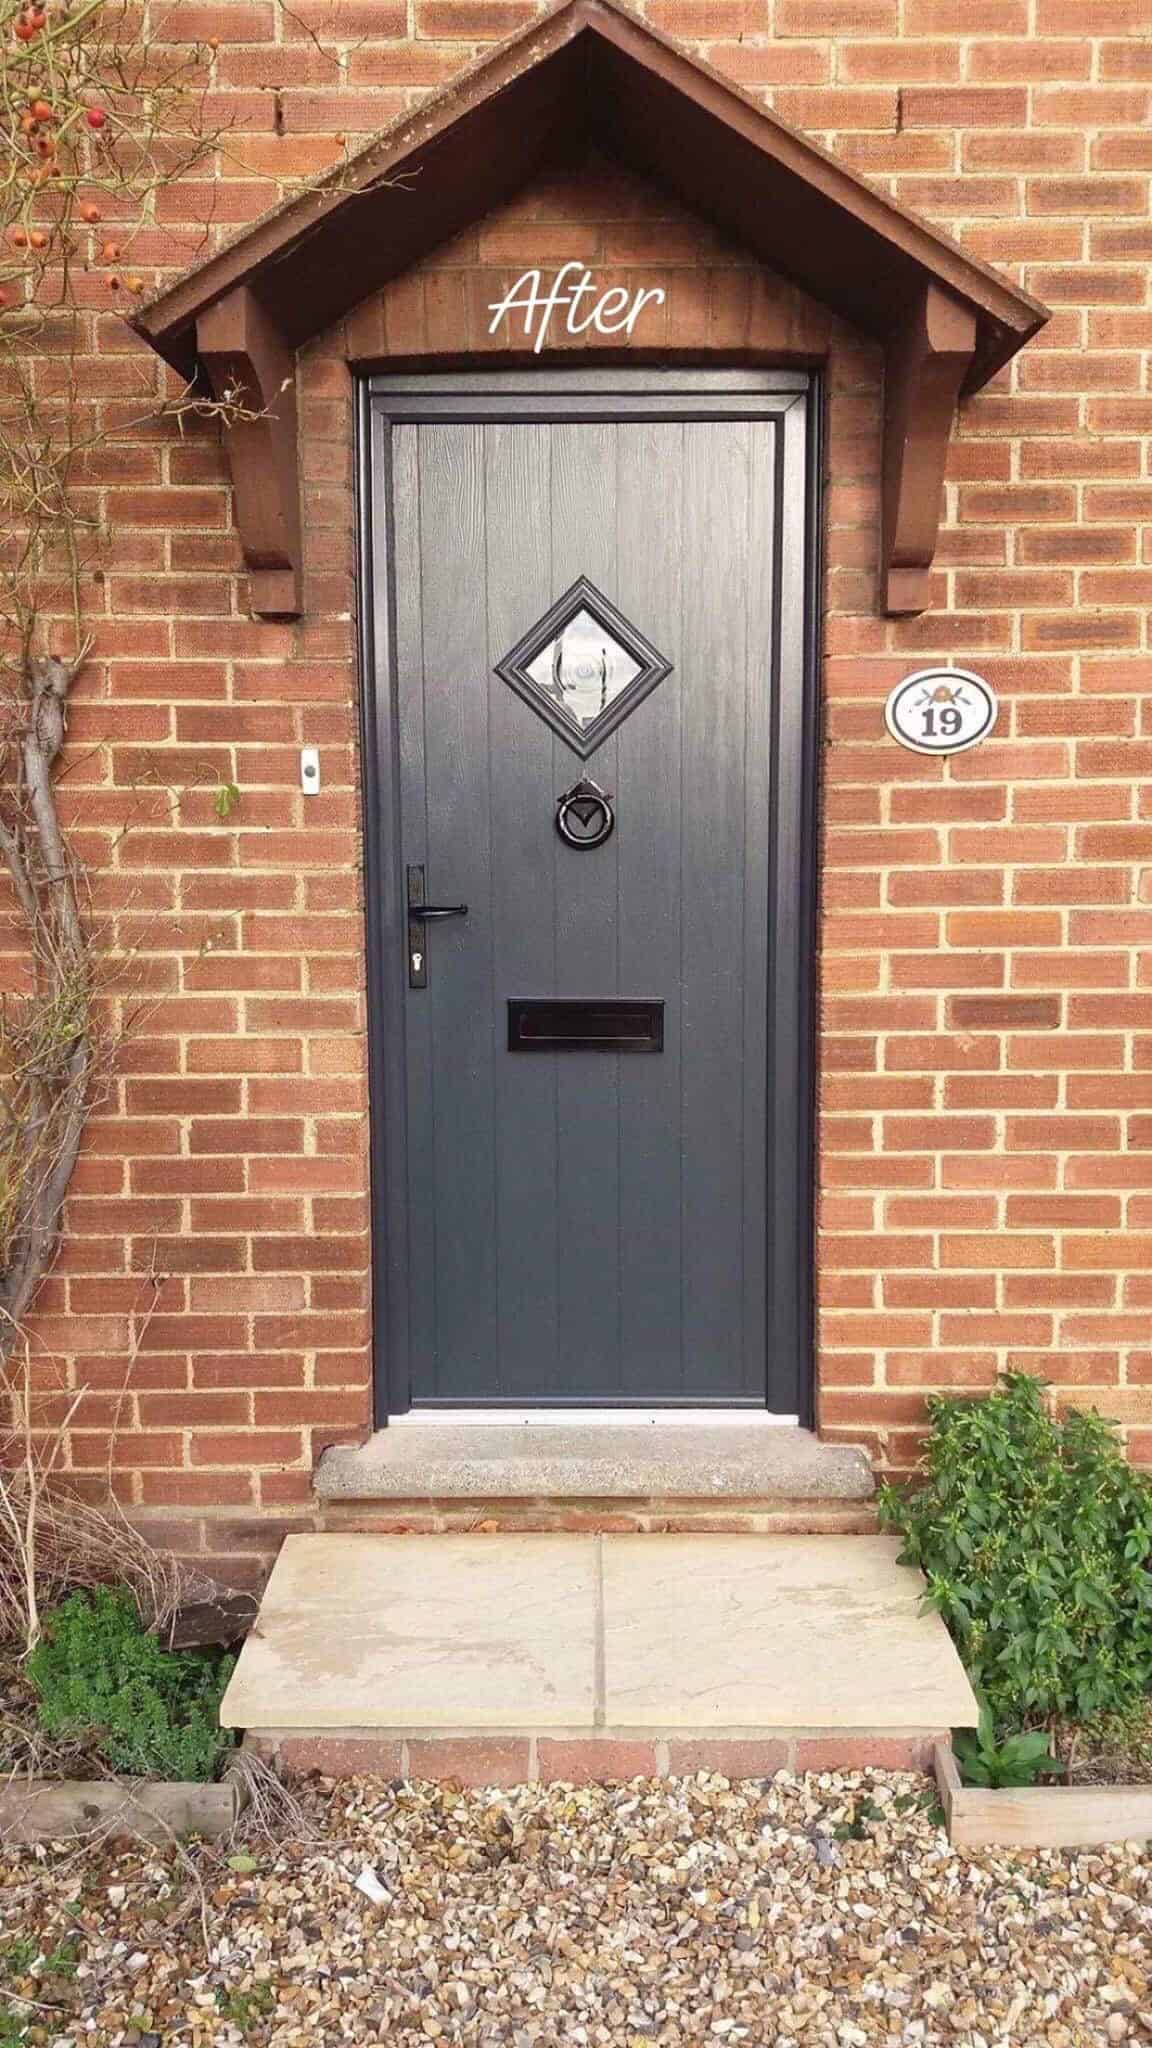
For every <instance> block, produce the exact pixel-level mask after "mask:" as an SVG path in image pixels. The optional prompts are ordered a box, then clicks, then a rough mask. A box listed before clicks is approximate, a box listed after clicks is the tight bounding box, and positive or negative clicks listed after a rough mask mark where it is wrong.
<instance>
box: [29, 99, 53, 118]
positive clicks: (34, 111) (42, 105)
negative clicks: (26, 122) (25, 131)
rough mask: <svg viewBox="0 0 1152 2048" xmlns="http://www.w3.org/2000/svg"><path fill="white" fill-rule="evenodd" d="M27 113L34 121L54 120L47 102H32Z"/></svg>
mask: <svg viewBox="0 0 1152 2048" xmlns="http://www.w3.org/2000/svg"><path fill="white" fill-rule="evenodd" d="M28 112H29V113H30V114H31V116H32V119H33V120H34V121H54V120H55V119H56V116H55V114H54V113H53V111H52V109H51V107H50V106H49V104H48V102H47V100H33V102H32V105H31V106H30V107H29V109H28Z"/></svg>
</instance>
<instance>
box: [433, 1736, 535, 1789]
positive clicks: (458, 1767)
mask: <svg viewBox="0 0 1152 2048" xmlns="http://www.w3.org/2000/svg"><path fill="white" fill-rule="evenodd" d="M406 1749H407V1757H408V1776H409V1777H411V1778H431V1779H433V1780H437V1781H441V1782H442V1781H443V1780H444V1779H446V1778H455V1779H458V1780H459V1782H460V1783H461V1784H462V1785H497V1786H502V1785H523V1784H526V1783H527V1781H528V1779H529V1776H530V1769H529V1756H530V1751H529V1743H528V1738H527V1736H506V1737H498V1736H488V1735H474V1736H451V1735H446V1736H439V1737H431V1738H428V1739H421V1740H415V1739H413V1740H410V1741H409V1742H408V1743H407V1745H406Z"/></svg>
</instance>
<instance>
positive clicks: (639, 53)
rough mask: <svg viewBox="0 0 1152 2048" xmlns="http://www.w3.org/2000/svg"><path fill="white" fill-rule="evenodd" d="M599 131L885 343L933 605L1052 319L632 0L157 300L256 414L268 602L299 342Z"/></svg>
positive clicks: (890, 484) (284, 504)
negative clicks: (955, 511)
mask: <svg viewBox="0 0 1152 2048" xmlns="http://www.w3.org/2000/svg"><path fill="white" fill-rule="evenodd" d="M581 136H583V137H585V138H587V140H588V141H589V142H592V143H594V144H595V145H596V146H598V147H599V148H600V149H602V150H603V151H605V153H607V154H608V155H610V156H613V157H615V158H616V159H618V160H619V161H620V162H622V163H624V164H626V165H628V166H630V167H631V168H633V169H635V170H637V171H639V172H641V173H642V174H643V175H645V176H648V177H652V178H655V179H657V180H658V181H660V182H661V183H663V184H664V185H665V186H666V187H667V188H668V189H670V190H671V191H672V192H674V193H675V194H676V195H677V196H678V197H679V198H680V199H681V200H682V201H683V202H684V203H685V204H686V205H687V206H688V207H689V208H691V209H693V210H695V211H696V212H697V213H698V214H700V215H701V216H703V217H704V218H705V219H707V220H709V221H711V222H712V223H713V224H714V225H715V226H716V227H717V228H718V229H719V230H720V231H721V232H722V233H724V234H726V235H727V236H729V237H730V238H732V239H733V240H735V241H738V242H741V243H743V244H744V246H745V247H746V248H747V249H748V250H750V251H751V253H752V254H753V255H755V256H756V257H758V258H759V259H760V260H761V261H762V262H763V263H764V264H765V265H767V266H768V268H769V269H771V270H773V271H775V272H777V273H778V274H779V275H781V276H783V277H785V278H787V279H789V280H790V281H791V282H792V283H794V284H796V285H798V286H799V287H801V289H802V290H804V291H806V292H808V293H809V294H810V295H811V296H812V297H813V298H815V299H818V300H820V301H822V302H823V303H824V304H825V305H827V306H829V307H831V308H832V309H833V310H834V311H835V312H836V313H838V314H840V315H841V316H842V317H843V318H844V319H845V320H847V321H849V322H851V323H852V324H853V325H854V326H856V327H857V328H859V329H861V330H862V331H863V332H864V333H866V334H868V335H871V336H873V337H874V338H875V339H876V340H877V341H879V342H881V343H883V345H884V349H885V362H886V371H885V426H884V490H883V533H882V535H881V540H880V544H881V548H882V558H881V559H882V568H883V578H882V602H883V607H884V609H885V610H886V611H887V612H889V613H894V614H908V613H915V612H920V611H923V610H924V609H925V607H926V605H927V603H928V589H929V571H930V569H931V565H932V557H933V553H934V550H935V545H936V535H937V528H938V524H939V514H940V501H941V488H942V482H943V474H944V462H945V456H946V453H947V446H948V438H949V434H950V432H951V428H952V422H953V419H954V416H955V411H956V405H957V402H958V400H959V398H960V397H961V395H963V394H964V393H966V392H970V391H976V390H978V389H979V388H980V386H981V385H982V384H984V383H986V382H987V380H988V378H989V377H991V376H992V375H993V373H994V372H995V371H996V370H998V369H999V367H1000V365H1001V364H1002V363H1004V362H1006V361H1007V360H1008V358H1009V357H1010V356H1012V355H1013V354H1014V353H1015V351H1016V350H1017V349H1018V348H1020V347H1021V346H1022V345H1023V343H1024V342H1026V341H1027V340H1028V338H1029V336H1030V335H1032V334H1034V333H1035V332H1036V330H1037V328H1039V327H1040V326H1042V325H1043V323H1044V321H1045V320H1046V319H1047V317H1048V315H1047V311H1046V309H1045V308H1044V307H1043V306H1042V305H1040V304H1039V303H1038V302H1037V301H1036V300H1035V299H1032V298H1029V297H1028V295H1027V294H1026V293H1024V292H1022V291H1019V290H1018V289H1017V288H1016V287H1015V286H1014V285H1012V284H1010V283H1008V281H1007V280H1006V279H1005V278H1003V277H1001V276H1000V275H999V274H998V273H997V272H996V271H995V270H993V269H991V268H989V267H988V266H987V265H986V264H982V263H977V262H974V261H973V259H972V258H971V257H969V256H966V255H964V253H963V252H962V251H961V250H960V249H959V248H958V247H957V246H956V244H955V243H953V242H952V241H950V240H949V239H948V238H947V237H946V236H944V235H941V234H939V233H937V232H936V230H934V229H933V228H930V227H928V226H926V225H925V223H924V222H923V221H921V220H918V219H917V218H916V217H915V215H913V214H910V213H908V212H907V211H906V210H905V209H904V208H902V207H900V206H897V205H896V204H895V203H894V201H892V200H891V199H889V198H887V197H886V196H885V195H884V194H883V193H881V192H878V191H877V190H875V189H874V188H873V186H871V185H870V184H868V183H866V182H865V180H864V179H862V178H859V177H857V176H856V175H855V174H854V173H853V172H852V171H849V170H847V169H846V168H845V167H844V166H843V165H842V164H840V163H838V162H837V161H836V160H835V159H834V158H833V157H831V156H829V155H828V154H827V152H826V151H824V150H822V149H819V148H818V147H817V146H816V145H815V144H814V143H812V142H810V141H808V140H807V139H806V138H805V137H804V136H803V135H801V134H799V133H798V132H797V131H796V130H795V129H794V128H791V127H789V126H788V125H787V124H786V123H785V122H783V121H780V120H778V119H777V118H776V116H775V115H773V114H770V113H766V112H765V111H764V109H763V108H762V107H760V106H758V105H757V104H756V103H755V102H754V101H753V100H751V99H750V98H749V97H748V95H746V94H745V93H742V92H740V91H739V90H738V89H737V88H736V87H735V86H732V85H730V84H728V83H727V81H726V80H724V79H722V78H721V77H720V76H719V75H718V74H717V73H716V72H714V71H713V70H711V69H710V68H709V67H708V66H707V65H704V64H701V63H699V62H697V61H696V60H695V59H693V58H691V57H688V56H686V55H685V54H684V53H683V52H682V51H680V50H679V49H677V48H676V47H675V45H674V44H672V43H670V42H669V41H668V40H667V39H666V38H665V37H663V36H661V35H658V34H657V33H656V32H655V31H654V30H653V29H651V28H649V27H648V26H647V25H646V24H645V23H642V22H640V21H639V20H637V19H636V17H635V16H634V15H632V14H631V13H630V12H629V11H628V10H627V9H626V8H625V7H622V6H621V5H620V4H619V0H563V4H562V5H560V6H559V7H557V8H556V9H555V10H554V11H553V12H552V13H549V14H547V15H545V16H543V17H542V18H541V20H540V21H539V22H537V23H535V24H533V26H532V27H530V28H529V29H527V30H525V31H524V33H522V34H521V35H518V36H516V37H514V38H513V39H512V40H511V41H510V42H507V43H505V44H503V45H501V47H500V48H499V49H498V50H496V51H495V52H494V53H493V54H492V55H491V56H489V57H487V58H485V59H484V60H483V61H482V62H481V63H480V64H478V65H476V66H474V67H473V68H472V69H471V70H470V71H468V72H466V73H465V74H464V75H463V76H462V77H461V78H460V79H459V80H457V81H456V82H455V83H454V84H452V85H451V86H450V87H449V88H448V89H447V90H446V91H444V92H442V93H440V94H438V95H437V96H436V97H435V98H433V99H431V100H429V101H427V102H426V103H425V104H424V105H423V106H422V107H421V108H420V109H419V110H418V112H417V113H415V114H414V115H411V116H408V117H406V118H404V119H403V120H401V121H399V122H396V123H395V124H394V125H393V126H392V127H390V128H387V129H385V130H384V131H383V132H382V133H381V134H380V135H379V136H378V137H377V138H376V139H375V140H374V141H372V142H370V143H369V144H368V145H367V146H366V147H365V148H364V149H363V150H361V151H360V152H359V154H358V155H356V156H355V157H354V158H352V160H351V162H350V163H349V164H346V165H342V166H340V167H339V168H338V170H337V171H336V172H335V173H332V174H329V176H328V177H327V178H325V179H323V180H322V181H321V182H320V183H319V184H318V185H317V186H314V187H311V188H310V189H308V190H307V191H305V192H302V193H300V194H298V195H296V196H295V197H293V198H291V199H289V200H288V201H286V202H285V203H284V204H283V205H282V206H280V207H278V208H276V210H275V211H274V212H272V213H270V214H268V215H266V216H265V217H264V219H263V220H260V221H258V222H257V223H256V224H255V225H254V226H252V227H250V228H247V229H246V230H244V232H242V233H241V234H240V235H239V236H238V237H237V238H236V239H235V240H234V241H232V242H231V243H230V244H228V245H227V246H226V247H225V248H223V249H221V250H220V251H219V252H217V253H216V254H214V255H212V256H210V257H209V258H208V259H207V260H206V261H205V262H203V263H201V264H199V265H198V266H197V267H196V268H195V269H193V270H192V271H190V272H188V273H187V274H186V275H185V276H184V277H183V278H181V279H180V280H179V282H178V283H176V284H174V285H172V286H171V287H170V288H169V289H167V290H165V291H163V292H161V293H159V294H157V295H156V296H155V297H154V298H152V299H151V300H149V301H147V302H145V303H144V304H143V305H142V306H141V307H140V308H139V310H138V312H137V314H136V316H135V319H134V321H133V325H134V327H135V328H136V330H137V331H138V333H140V334H141V335H143V336H144V338H145V339H146V340H147V341H149V342H150V343H151V345H152V346H153V348H155V349H157V350H158V351H159V353H160V354H161V355H162V356H163V357H164V358H165V359H166V360H167V361H168V362H169V363H171V364H172V365H173V366H174V367H175V368H176V369H177V370H178V371H179V372H180V373H181V375H183V376H185V377H187V378H189V379H195V380H197V381H202V382H203V383H204V384H206V385H207V386H208V387H209V388H211V389H212V390H213V391H214V392H215V393H216V394H217V395H218V396H219V395H222V394H223V393H224V392H225V391H231V392H235V393H238V394H239V395H240V397H241V398H242V400H243V402H244V406H245V409H246V410H247V411H249V412H250V413H259V414H260V417H259V418H258V419H248V420H246V421H238V422H237V423H236V424H235V425H234V426H231V427H229V428H228V429H226V440H227V442H228V444H229V458H230V462H231V469H232V479H233V485H234V489H235V498H236V518H237V524H238V526H239V530H240V535H241V540H242V544H243V549H244V558H245V561H246V563H247V566H248V569H249V571H250V575H251V590H252V608H253V610H254V611H255V612H256V613H257V614H258V615H260V616H263V617H279V618H293V617H296V616H298V615H299V611H300V503H299V466H298V461H297V447H296V402H295V388H294V379H295V351H296V350H297V349H298V348H300V347H301V346H302V345H303V344H304V343H306V342H308V341H309V340H310V339H311V338H312V337H313V336H314V335H316V334H319V333H321V332H323V330H324V329H325V328H328V327H330V326H331V325H332V324H333V323H334V322H335V321H337V320H339V319H340V318H341V317H342V316H343V315H344V314H346V313H348V312H349V311H351V309H352V307H353V306H354V305H356V304H358V303H359V302H360V301H362V300H363V299H365V298H367V297H368V296H369V295H370V294H372V293H373V292H375V291H377V290H378V289H379V288H380V287H381V286H382V285H384V284H386V283H387V282H388V280H389V279H390V278H393V277H395V276H397V275H398V274H399V273H400V272H401V271H404V270H406V269H408V268H409V267H410V266H411V265H412V264H414V263H416V262H417V261H418V260H419V259H420V258H421V257H422V256H423V255H424V254H425V253H426V252H427V251H429V250H431V249H432V248H434V247H435V246H436V245H437V244H439V243H441V242H443V241H445V240H447V239H448V238H449V237H450V236H452V235H454V234H456V233H458V232H459V231H460V230H461V229H463V228H464V227H466V226H468V225H469V224H470V223H471V222H472V221H474V220H476V219H478V218H479V217H480V216H482V215H483V214H486V213H489V212H491V211H492V209H493V208H495V207H498V206H499V205H501V204H502V203H503V202H504V201H505V200H507V199H509V198H511V197H512V196H513V195H514V194H515V193H516V192H517V191H518V190H519V189H520V188H521V187H522V186H523V185H524V184H526V183H527V182H528V181H529V180H530V179H531V178H532V177H533V176H535V175H537V174H538V173H540V172H541V171H543V170H545V169H546V168H547V167H548V166H549V165H550V164H552V163H554V162H555V161H556V160H557V158H558V157H559V156H561V155H562V154H564V153H567V152H570V150H571V147H572V143H573V141H574V139H578V138H579V137H581Z"/></svg>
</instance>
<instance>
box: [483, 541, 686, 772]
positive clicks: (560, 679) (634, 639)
mask: <svg viewBox="0 0 1152 2048" xmlns="http://www.w3.org/2000/svg"><path fill="white" fill-rule="evenodd" d="M671 669H672V664H671V662H670V661H665V659H664V656H663V655H662V654H658V653H657V651H656V649H655V647H653V646H652V645H651V643H650V641H648V640H646V639H645V638H644V635H643V633H641V632H639V631H638V629H637V628H636V627H635V626H633V625H631V624H630V623H629V621H628V620H627V619H626V618H625V617H624V615H623V613H622V612H619V611H617V609H616V607H615V605H614V604H610V603H609V601H608V599H607V598H606V597H605V596H604V594H603V592H602V591H599V590H597V588H596V586H595V584H594V583H590V582H589V580H588V578H587V577H586V576H580V577H578V578H577V580H576V582H575V583H574V584H573V585H572V588H571V589H570V590H566V591H565V592H564V595H563V597H560V598H557V600H556V603H555V604H554V605H552V607H551V608H550V610H548V611H546V612H545V614H544V616H543V618H542V619H538V620H537V622H536V624H535V625H534V626H530V627H529V629H528V631H527V633H525V635H524V638H523V639H522V640H520V641H519V642H518V643H517V645H516V646H515V647H514V648H513V649H512V651H511V653H510V654H506V655H505V656H504V659H503V661H498V662H497V664H496V673H497V675H498V676H503V678H504V681H505V682H506V683H510V684H511V686H512V688H513V689H514V690H515V691H517V692H518V694H519V695H520V696H521V697H523V699H524V702H525V703H526V704H530V705H531V706H532V709H533V711H536V712H538V713H539V715H540V717H541V718H543V719H544V720H545V721H546V722H547V723H548V724H549V725H550V726H551V727H552V728H553V730H554V731H555V732H558V733H559V734H560V736H561V738H562V739H564V740H566V741H567V742H568V745H569V746H570V747H571V748H572V749H573V751H574V752H575V753H577V754H579V755H580V758H581V760H585V761H586V760H587V758H588V756H589V754H591V753H593V752H594V751H595V749H596V748H597V747H598V746H599V745H600V742H601V741H602V740H604V739H606V738H607V737H608V734H609V733H610V732H615V730H616V727H617V726H618V725H619V724H620V722H621V720H622V719H624V718H627V716H628V713H629V712H630V711H631V710H633V709H634V707H635V706H636V705H637V704H639V703H640V701H641V699H642V698H643V697H646V696H647V695H648V692H649V690H654V689H655V687H656V685H657V683H660V682H663V680H664V677H665V676H666V675H669V674H670V673H671Z"/></svg>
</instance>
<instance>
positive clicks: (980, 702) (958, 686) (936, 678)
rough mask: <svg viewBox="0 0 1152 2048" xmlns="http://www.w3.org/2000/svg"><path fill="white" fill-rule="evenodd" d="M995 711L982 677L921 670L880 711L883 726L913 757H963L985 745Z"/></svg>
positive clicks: (957, 670)
mask: <svg viewBox="0 0 1152 2048" xmlns="http://www.w3.org/2000/svg"><path fill="white" fill-rule="evenodd" d="M999 708H1000V707H999V705H998V703H997V701H996V692H995V690H994V689H993V688H992V685H991V684H990V683H986V682H985V681H984V678H983V676H974V675H973V674H972V673H971V671H970V670H968V669H965V668H924V669H918V670H917V672H916V674H915V675H913V676H905V678H904V680H903V682H901V683H897V685H896V688H895V689H894V690H893V691H892V692H891V693H890V695H889V698H888V702H887V703H886V705H885V706H884V723H885V725H886V726H887V727H888V730H889V732H890V733H891V735H892V737H893V739H894V740H899V742H900V745H901V746H902V747H910V748H911V749H912V751H913V753H916V754H962V753H963V752H964V749H965V748H966V747H974V746H976V745H977V743H978V742H979V741H980V740H983V739H987V737H988V734H989V733H990V732H991V731H992V728H993V726H994V725H995V723H996V714H997V712H998V710H999Z"/></svg>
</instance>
